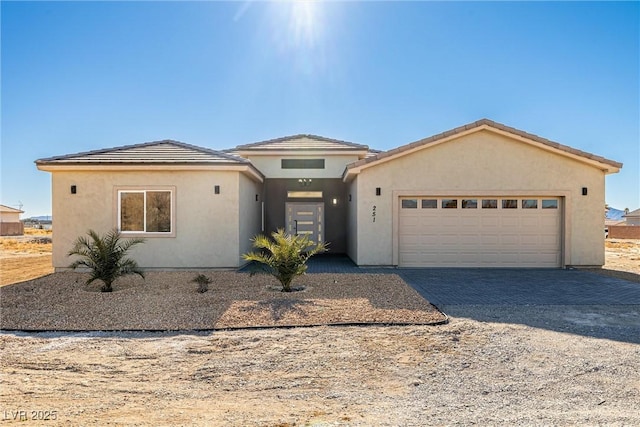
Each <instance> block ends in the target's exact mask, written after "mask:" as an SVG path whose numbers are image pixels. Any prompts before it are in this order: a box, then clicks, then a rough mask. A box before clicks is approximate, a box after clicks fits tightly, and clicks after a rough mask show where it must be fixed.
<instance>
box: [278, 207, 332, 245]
mask: <svg viewBox="0 0 640 427" xmlns="http://www.w3.org/2000/svg"><path fill="white" fill-rule="evenodd" d="M285 212H286V218H285V222H286V224H287V230H286V231H287V233H288V234H291V235H296V236H297V235H307V236H309V240H311V241H312V242H314V243H318V242H322V241H323V236H324V224H323V223H324V203H313V202H312V203H309V202H291V203H287V204H286V205H285Z"/></svg>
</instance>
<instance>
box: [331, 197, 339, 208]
mask: <svg viewBox="0 0 640 427" xmlns="http://www.w3.org/2000/svg"><path fill="white" fill-rule="evenodd" d="M331 204H332V205H333V206H336V205H337V204H338V199H337V198H335V197H334V198H333V199H331Z"/></svg>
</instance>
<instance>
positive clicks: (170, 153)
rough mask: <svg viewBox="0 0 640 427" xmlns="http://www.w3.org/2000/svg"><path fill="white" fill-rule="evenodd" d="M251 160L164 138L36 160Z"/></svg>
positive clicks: (95, 161)
mask: <svg viewBox="0 0 640 427" xmlns="http://www.w3.org/2000/svg"><path fill="white" fill-rule="evenodd" d="M165 163H166V164H249V163H250V162H249V161H248V160H246V159H243V158H241V157H237V156H234V155H232V154H228V153H223V152H220V151H215V150H210V149H208V148H203V147H197V146H195V145H190V144H185V143H184V142H178V141H172V140H163V141H153V142H146V143H143V144H135V145H125V146H122V147H115V148H107V149H103V150H95V151H86V152H83V153H76V154H68V155H65V156H56V157H49V158H45V159H39V160H36V164H75V165H77V164H165Z"/></svg>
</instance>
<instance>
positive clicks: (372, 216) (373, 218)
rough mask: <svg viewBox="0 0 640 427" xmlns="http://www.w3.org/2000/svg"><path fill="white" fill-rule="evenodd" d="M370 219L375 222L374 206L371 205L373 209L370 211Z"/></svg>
mask: <svg viewBox="0 0 640 427" xmlns="http://www.w3.org/2000/svg"><path fill="white" fill-rule="evenodd" d="M371 219H372V220H373V222H376V205H373V209H371Z"/></svg>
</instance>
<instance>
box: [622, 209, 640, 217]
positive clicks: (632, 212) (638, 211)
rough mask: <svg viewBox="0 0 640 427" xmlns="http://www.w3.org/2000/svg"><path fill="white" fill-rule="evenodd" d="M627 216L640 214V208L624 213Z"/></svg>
mask: <svg viewBox="0 0 640 427" xmlns="http://www.w3.org/2000/svg"><path fill="white" fill-rule="evenodd" d="M623 216H624V217H625V218H629V217H631V216H632V217H636V216H640V209H636V210H635V211H631V212H629V213H628V214H624V215H623Z"/></svg>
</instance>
